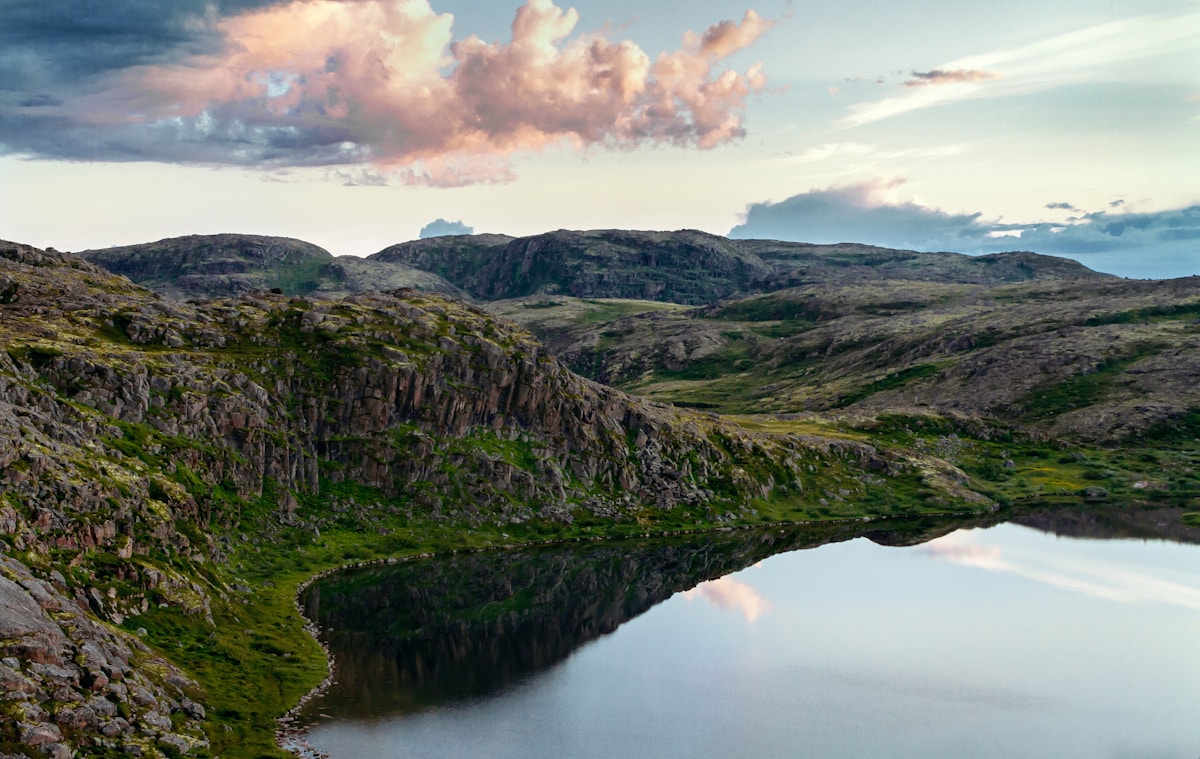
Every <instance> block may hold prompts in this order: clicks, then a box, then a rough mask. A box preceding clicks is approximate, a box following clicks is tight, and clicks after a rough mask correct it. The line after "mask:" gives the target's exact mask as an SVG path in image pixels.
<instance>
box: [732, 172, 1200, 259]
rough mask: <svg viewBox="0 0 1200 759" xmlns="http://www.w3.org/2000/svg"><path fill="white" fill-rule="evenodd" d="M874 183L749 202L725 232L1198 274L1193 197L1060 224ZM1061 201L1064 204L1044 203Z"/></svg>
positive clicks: (1198, 213)
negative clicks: (927, 198)
mask: <svg viewBox="0 0 1200 759" xmlns="http://www.w3.org/2000/svg"><path fill="white" fill-rule="evenodd" d="M879 190H880V187H879V186H876V185H869V184H867V185H856V186H852V187H839V188H832V189H827V190H814V191H812V192H807V193H803V194H800V195H796V196H793V197H791V198H788V199H787V200H784V201H781V202H779V203H756V204H754V205H752V206H750V207H749V208H748V209H747V211H746V220H745V222H744V223H742V224H740V225H739V226H737V227H735V228H734V229H733V230H732V231H731V232H730V237H737V238H743V239H746V238H766V239H778V240H794V241H797V242H814V243H836V242H858V243H866V244H870V245H880V246H884V247H890V248H906V249H911V250H923V251H956V252H960V253H971V254H980V253H998V252H1001V251H1007V250H1030V251H1034V252H1036V253H1044V254H1047V255H1057V256H1066V257H1069V258H1075V259H1077V260H1079V261H1082V262H1083V263H1084V264H1085V265H1087V266H1090V267H1091V268H1093V269H1097V270H1100V271H1107V272H1111V273H1114V274H1120V275H1122V276H1128V277H1150V278H1160V277H1179V276H1190V275H1193V274H1200V205H1197V206H1189V207H1186V208H1180V209H1172V210H1168V211H1159V212H1154V213H1127V212H1118V213H1114V212H1113V211H1112V210H1111V208H1110V209H1108V210H1105V211H1097V212H1093V213H1083V214H1081V215H1080V216H1078V217H1076V221H1075V222H1073V223H1068V224H1059V223H1044V222H1039V223H1031V224H1012V223H1006V224H1001V223H989V222H985V221H982V220H981V219H982V214H978V213H975V214H948V213H945V212H943V211H939V210H936V209H931V208H927V207H925V206H920V205H916V204H913V203H902V204H889V203H885V202H880V201H878V195H879V192H878V191H879ZM1064 206H1067V207H1070V205H1069V204H1060V203H1051V204H1049V206H1048V207H1050V208H1055V209H1058V208H1062V207H1064ZM1110 206H1111V204H1110ZM1112 207H1116V206H1112Z"/></svg>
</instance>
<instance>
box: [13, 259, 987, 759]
mask: <svg viewBox="0 0 1200 759" xmlns="http://www.w3.org/2000/svg"><path fill="white" fill-rule="evenodd" d="M0 336H2V339H3V344H4V346H5V347H4V350H3V351H0V483H2V485H3V489H2V490H0V552H2V553H3V556H0V565H2V571H0V608H2V609H3V614H2V615H0V620H2V622H0V659H2V661H0V688H2V689H3V698H2V699H0V711H2V713H3V715H4V719H3V720H0V753H7V754H13V753H17V754H21V753H29V752H42V753H45V752H49V753H51V754H53V755H67V754H69V753H70V752H71V751H72V750H81V751H83V752H84V753H87V754H94V755H130V754H134V753H140V754H141V755H143V756H156V755H162V754H164V753H167V754H171V755H174V754H178V753H190V754H195V755H206V754H209V753H212V754H220V755H221V756H225V757H229V756H259V755H261V754H263V753H268V754H270V753H271V752H273V751H274V750H275V749H273V748H272V733H273V730H274V728H275V723H274V718H275V717H277V716H279V715H280V714H282V713H283V712H284V711H285V710H287V709H288V708H290V707H291V706H292V705H294V704H295V702H296V700H297V699H299V698H300V696H301V695H302V694H303V693H304V692H305V691H306V690H307V689H308V688H309V687H310V686H311V685H313V684H315V683H316V682H317V681H318V680H319V679H320V678H321V677H322V676H323V674H322V671H323V657H322V656H321V652H320V651H319V650H318V649H317V648H316V647H315V645H314V643H313V641H312V640H311V639H310V638H308V637H307V636H306V635H305V633H304V631H303V627H302V624H303V623H302V620H301V619H300V617H299V616H298V615H297V614H296V613H295V609H294V607H293V605H292V593H293V592H294V591H295V589H296V587H297V585H298V584H299V583H300V582H302V581H304V580H305V579H306V578H308V577H309V576H311V575H312V574H313V573H315V572H319V571H323V570H327V569H330V568H332V567H336V566H339V565H343V564H346V563H348V562H355V561H361V560H365V559H372V558H377V557H389V556H390V557H395V556H404V555H413V554H418V553H422V552H429V551H439V550H449V549H458V548H465V547H472V546H487V545H501V544H508V543H511V542H513V541H516V542H523V541H525V542H528V541H544V540H549V539H558V540H561V539H578V538H581V537H602V536H619V535H634V534H638V535H640V534H646V533H647V532H659V531H663V530H680V529H687V530H704V529H711V528H714V527H719V526H727V525H737V524H741V525H754V524H776V523H780V522H786V521H793V520H805V519H816V518H820V519H832V518H839V517H840V518H854V519H856V520H857V519H860V518H862V517H863V516H865V515H873V516H874V517H883V516H893V515H900V514H930V513H945V512H953V513H962V512H967V513H978V512H986V511H989V510H992V509H995V508H996V504H995V502H994V501H993V500H992V499H991V498H989V497H988V496H985V495H982V494H980V493H979V492H977V491H976V490H975V483H974V482H973V481H972V480H971V478H969V477H968V476H967V475H965V474H964V473H963V472H962V471H960V470H959V469H957V468H956V467H954V466H951V465H949V464H947V463H946V462H945V461H943V460H941V459H940V458H938V457H937V456H936V455H932V454H930V453H923V452H918V451H915V450H912V449H911V448H910V447H906V446H895V447H893V446H888V445H884V446H876V445H872V444H870V443H869V442H868V441H867V440H865V439H864V438H863V437H862V436H861V435H857V436H856V435H847V434H844V433H841V432H838V431H836V430H830V431H829V434H824V433H823V431H822V430H821V429H818V428H812V427H796V428H794V429H788V430H782V431H779V432H774V431H752V430H748V429H744V428H742V427H740V426H738V425H737V424H735V423H733V422H730V421H728V420H723V419H720V418H718V417H715V416H713V415H710V414H703V413H697V412H692V411H686V410H680V409H676V408H673V407H671V406H666V405H661V404H657V403H653V402H649V401H645V400H642V399H639V398H636V397H633V396H629V395H626V394H624V393H622V392H620V391H618V390H613V389H611V388H608V387H605V386H601V385H598V384H595V383H593V382H591V381H588V380H585V379H583V378H581V377H578V376H577V375H574V374H572V373H571V372H569V371H568V370H567V369H566V368H565V367H564V366H563V365H562V364H561V363H560V362H559V361H558V360H557V359H556V358H555V357H554V356H553V355H551V354H550V353H549V352H547V351H546V350H545V349H544V348H543V347H542V346H541V345H540V344H539V343H537V342H536V341H535V340H533V339H532V338H531V337H530V336H529V335H528V334H527V333H526V332H524V331H523V330H521V329H519V328H517V327H516V326H515V325H513V324H512V323H510V322H504V321H500V320H496V319H494V318H491V317H489V316H488V315H486V314H484V313H483V312H481V311H478V310H476V309H474V308H472V307H469V306H466V305H464V304H462V303H458V302H454V301H451V300H447V299H443V298H440V297H437V296H434V295H429V294H422V293H418V292H415V291H394V292H388V293H364V294H358V295H354V296H350V297H348V298H346V299H344V300H340V301H323V300H314V299H308V298H301V297H295V296H287V295H283V294H272V293H264V292H261V291H259V292H254V293H250V294H247V295H243V296H240V297H236V298H227V299H219V300H212V301H207V302H201V303H178V302H171V301H168V300H165V299H163V298H161V297H159V296H157V295H154V294H152V293H150V292H148V291H146V290H144V289H142V288H140V287H137V286H135V285H133V284H131V283H130V282H129V281H128V280H126V279H124V278H121V277H116V276H114V275H111V274H109V273H108V272H106V271H104V270H103V269H101V268H99V267H97V266H95V265H93V264H90V263H88V262H86V261H84V260H82V259H79V258H76V257H73V256H69V255H64V254H57V253H52V252H46V251H39V250H36V249H33V248H30V247H28V246H23V245H19V244H13V243H0Z"/></svg>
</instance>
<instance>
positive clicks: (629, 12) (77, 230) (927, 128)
mask: <svg viewBox="0 0 1200 759" xmlns="http://www.w3.org/2000/svg"><path fill="white" fill-rule="evenodd" d="M1197 177H1200V2H1196V1H1195V0H1043V1H1042V2H1038V3H1033V2H1026V1H1022V2H1013V1H1006V0H992V1H991V2H975V1H974V0H956V1H955V2H950V1H949V0H913V1H912V2H906V3H881V2H878V0H871V1H870V2H868V1H867V0H843V1H842V2H839V3H828V2H821V3H817V2H808V1H807V0H748V1H747V0H692V1H691V2H686V3H684V2H659V3H646V2H644V0H641V1H639V2H634V1H633V0H605V2H596V1H594V0H586V1H584V2H575V3H572V4H567V3H561V4H557V3H555V2H552V0H525V2H523V3H522V2H520V1H519V0H488V1H487V2H482V1H480V0H288V1H286V2H280V1H277V0H169V1H168V0H107V2H99V0H82V1H75V0H0V238H4V239H9V240H14V241H18V242H23V243H28V244H33V245H38V246H42V247H55V248H58V249H60V250H83V249H88V248H100V247H107V246H110V245H124V244H132V243H138V242H147V241H152V240H157V239H161V238H164V237H173V236H180V235H185V234H209V233H219V232H239V233H246V234H270V235H281V236H288V237H296V238H300V239H304V240H307V241H309V242H313V243H316V244H318V245H321V246H323V247H325V248H326V249H328V250H329V251H330V252H332V253H334V254H336V255H341V254H353V255H369V254H371V253H374V252H376V251H378V250H380V249H382V248H384V247H387V246H389V245H392V244H394V243H397V242H401V241H404V240H409V239H414V238H416V237H418V236H428V235H436V234H448V233H462V232H469V231H474V232H498V233H506V234H510V235H530V234H537V233H541V232H546V231H550V230H554V229H596V228H633V229H668V230H669V229H701V230H705V231H708V232H713V233H716V234H724V235H730V236H735V237H765V238H774V239H788V240H796V241H801V242H818V243H828V242H842V241H848V242H864V243H870V244H875V245H884V246H889V247H902V248H911V249H916V250H954V251H959V252H965V253H987V252H997V251H1001V250H1034V251H1036V252H1039V253H1047V254H1053V255H1065V256H1069V257H1072V258H1076V259H1077V260H1080V261H1082V262H1083V263H1085V264H1087V265H1088V266H1091V267H1092V268H1096V269H1099V270H1102V271H1108V272H1112V273H1115V274H1120V275H1122V276H1128V277H1155V278H1157V277H1174V276H1188V275H1194V274H1200V180H1197V179H1196V178H1197Z"/></svg>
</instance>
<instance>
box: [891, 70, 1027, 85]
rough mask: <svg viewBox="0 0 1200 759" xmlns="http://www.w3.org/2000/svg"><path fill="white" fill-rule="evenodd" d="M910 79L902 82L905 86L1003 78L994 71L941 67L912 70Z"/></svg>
mask: <svg viewBox="0 0 1200 759" xmlns="http://www.w3.org/2000/svg"><path fill="white" fill-rule="evenodd" d="M912 77H913V78H912V79H909V80H908V81H906V82H905V83H904V86H905V87H931V86H937V85H942V84H957V83H961V82H986V81H988V80H990V79H1003V78H1004V76H1003V75H1002V74H998V73H996V72H995V71H979V70H967V69H953V70H950V71H944V70H942V69H934V70H932V71H914V72H912Z"/></svg>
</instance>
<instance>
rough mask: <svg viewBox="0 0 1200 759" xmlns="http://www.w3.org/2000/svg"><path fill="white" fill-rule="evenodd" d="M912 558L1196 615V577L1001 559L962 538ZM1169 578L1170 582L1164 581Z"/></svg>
mask: <svg viewBox="0 0 1200 759" xmlns="http://www.w3.org/2000/svg"><path fill="white" fill-rule="evenodd" d="M917 552H918V553H920V554H923V555H926V556H931V557H933V558H936V559H943V560H945V561H949V562H952V563H954V564H960V565H962V566H967V567H975V568H978V569H986V570H990V571H992V572H1001V573H1007V574H1012V575H1015V576H1017V577H1022V578H1025V579H1027V580H1032V581H1034V582H1037V583H1041V584H1043V585H1047V586H1050V587H1053V588H1059V589H1062V590H1068V591H1072V592H1075V593H1081V594H1083V595H1087V596H1091V597H1093V598H1102V599H1106V600H1109V601H1116V602H1119V603H1159V604H1167V605H1171V606H1178V607H1182V608H1185V609H1194V610H1198V611H1200V577H1198V576H1195V575H1191V576H1188V575H1183V574H1181V573H1177V572H1171V571H1170V570H1167V569H1164V568H1160V567H1150V566H1133V565H1128V564H1119V563H1116V562H1113V561H1101V560H1098V559H1096V558H1092V557H1086V556H1079V555H1071V554H1069V553H1058V552H1056V553H1054V554H1050V553H1048V552H1018V554H1017V555H1005V556H1002V555H1001V550H1000V548H999V547H997V546H988V545H983V544H981V543H979V542H977V541H976V540H975V539H974V538H973V536H971V535H970V534H969V533H966V532H956V533H952V534H950V535H946V536H945V537H941V538H938V539H936V540H933V541H930V542H929V543H927V544H925V545H923V546H921V547H920V548H918V549H917ZM1168 574H1173V575H1174V576H1173V577H1168V576H1167V575H1168Z"/></svg>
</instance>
